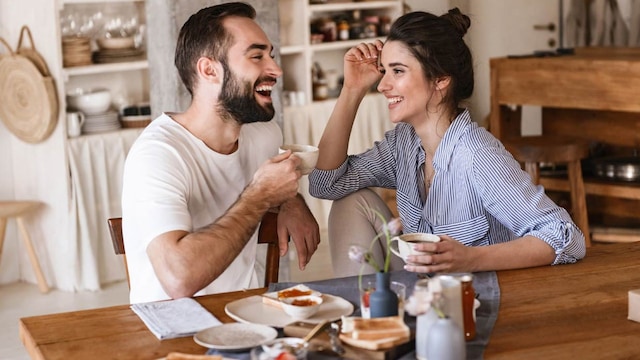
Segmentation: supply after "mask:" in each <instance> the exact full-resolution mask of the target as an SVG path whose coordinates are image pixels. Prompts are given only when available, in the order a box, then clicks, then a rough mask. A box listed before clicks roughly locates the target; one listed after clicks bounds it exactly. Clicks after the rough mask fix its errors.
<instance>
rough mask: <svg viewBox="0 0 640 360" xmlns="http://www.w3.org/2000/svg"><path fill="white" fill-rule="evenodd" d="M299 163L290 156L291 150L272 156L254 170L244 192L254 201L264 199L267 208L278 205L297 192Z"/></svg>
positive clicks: (294, 157)
mask: <svg viewBox="0 0 640 360" xmlns="http://www.w3.org/2000/svg"><path fill="white" fill-rule="evenodd" d="M299 165H300V159H299V158H298V157H296V156H291V151H286V152H284V153H282V154H279V155H276V156H274V157H272V158H271V159H269V160H267V161H266V162H265V163H264V164H262V165H261V166H260V168H259V169H258V170H257V171H256V173H255V174H254V175H253V180H252V181H251V184H249V186H248V188H247V190H246V191H245V193H249V194H251V196H252V199H254V200H255V201H258V200H262V201H265V202H266V203H267V204H268V206H267V208H271V207H278V206H280V204H282V203H284V202H285V201H288V200H290V199H292V198H293V197H295V196H296V194H297V192H298V179H300V176H301V174H300V171H299V170H296V168H297V167H298V166H299Z"/></svg>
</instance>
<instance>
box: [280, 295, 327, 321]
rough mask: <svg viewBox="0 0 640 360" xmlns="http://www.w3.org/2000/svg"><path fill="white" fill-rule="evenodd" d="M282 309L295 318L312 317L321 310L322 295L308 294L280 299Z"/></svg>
mask: <svg viewBox="0 0 640 360" xmlns="http://www.w3.org/2000/svg"><path fill="white" fill-rule="evenodd" d="M280 302H281V303H282V304H281V305H282V309H283V310H284V312H285V313H287V315H289V316H291V317H292V318H294V319H298V320H302V319H307V318H310V317H311V316H313V315H315V313H317V312H318V310H320V306H322V296H315V295H306V296H298V297H292V298H287V299H282V300H280Z"/></svg>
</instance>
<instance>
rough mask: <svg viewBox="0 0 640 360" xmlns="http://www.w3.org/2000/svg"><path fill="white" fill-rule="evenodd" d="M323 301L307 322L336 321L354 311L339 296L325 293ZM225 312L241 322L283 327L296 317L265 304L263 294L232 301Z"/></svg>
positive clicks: (350, 305)
mask: <svg viewBox="0 0 640 360" xmlns="http://www.w3.org/2000/svg"><path fill="white" fill-rule="evenodd" d="M322 297H323V302H322V305H320V309H318V312H317V313H315V314H314V315H313V316H311V317H309V318H307V319H305V320H304V321H305V322H308V323H313V324H317V323H319V322H322V321H323V320H327V321H335V320H338V319H340V318H341V317H342V316H348V315H351V313H353V305H352V304H351V303H350V302H349V301H347V300H345V299H343V298H341V297H339V296H333V295H328V294H323V295H322ZM224 311H225V313H227V315H229V316H230V317H231V318H232V319H234V320H236V321H238V322H241V323H250V324H262V325H268V326H273V327H277V328H283V327H285V326H286V325H288V324H291V323H293V322H295V321H296V319H294V318H292V317H291V316H289V315H287V314H285V312H284V311H283V310H282V309H280V308H278V307H275V306H273V305H269V304H265V303H264V302H263V301H262V296H259V295H254V296H249V297H246V298H243V299H239V300H236V301H232V302H230V303H228V304H227V305H226V306H225V307H224Z"/></svg>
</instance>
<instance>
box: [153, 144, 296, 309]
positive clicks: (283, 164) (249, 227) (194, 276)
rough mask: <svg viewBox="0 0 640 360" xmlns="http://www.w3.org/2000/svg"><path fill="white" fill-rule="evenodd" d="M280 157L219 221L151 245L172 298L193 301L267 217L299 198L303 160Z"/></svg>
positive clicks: (264, 168)
mask: <svg viewBox="0 0 640 360" xmlns="http://www.w3.org/2000/svg"><path fill="white" fill-rule="evenodd" d="M289 155H290V154H289V153H283V154H280V155H278V156H276V157H274V158H272V159H270V160H268V161H267V162H266V163H265V164H264V165H263V166H261V167H260V169H258V171H257V172H256V174H255V175H254V178H253V181H252V182H251V184H249V186H247V188H246V189H245V190H244V191H243V192H242V194H240V196H239V198H238V200H237V201H236V202H235V203H234V204H233V205H232V206H231V207H230V208H229V209H228V210H227V212H226V213H225V214H224V215H222V216H221V217H220V218H218V219H216V220H215V221H213V222H212V223H211V224H209V225H207V226H205V227H203V228H201V229H197V230H195V231H193V232H191V233H188V232H186V231H170V232H167V233H164V234H162V235H160V236H158V237H156V238H155V239H153V240H152V241H151V243H150V244H149V246H148V247H147V255H148V256H149V259H150V261H151V263H152V265H153V268H154V271H155V273H156V276H157V277H158V279H159V280H160V283H161V284H162V287H163V289H164V290H165V292H166V293H167V294H168V295H169V296H170V297H171V298H174V299H175V298H179V297H188V296H193V295H194V294H195V293H196V292H198V291H199V290H201V289H202V288H204V287H206V286H207V285H209V284H210V283H211V282H212V281H214V280H215V279H216V278H218V276H220V274H222V273H223V272H224V271H225V269H226V268H227V267H228V266H229V265H230V264H231V263H232V262H233V260H234V259H235V258H236V256H238V254H240V252H241V251H242V249H243V248H244V246H245V245H246V244H247V241H249V239H250V238H251V235H252V234H253V233H254V232H255V230H256V227H257V225H258V223H259V222H260V220H261V219H262V216H263V215H264V213H265V212H266V211H267V210H268V209H269V208H270V207H274V206H279V205H280V204H282V203H283V202H285V201H287V200H289V199H291V198H294V197H295V194H296V192H297V189H298V179H299V177H300V173H299V172H297V171H296V170H295V168H296V166H297V165H298V162H299V159H297V158H296V157H289Z"/></svg>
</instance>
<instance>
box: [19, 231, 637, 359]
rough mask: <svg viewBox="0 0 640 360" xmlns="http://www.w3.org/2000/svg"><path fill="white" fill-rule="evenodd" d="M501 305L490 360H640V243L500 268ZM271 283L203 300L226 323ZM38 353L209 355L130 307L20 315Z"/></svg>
mask: <svg viewBox="0 0 640 360" xmlns="http://www.w3.org/2000/svg"><path fill="white" fill-rule="evenodd" d="M498 280H499V284H500V292H501V296H500V307H499V312H498V318H497V321H496V323H495V326H494V328H493V332H492V334H491V336H490V340H489V344H488V346H487V348H486V350H485V354H484V358H485V359H569V358H573V359H581V360H582V359H604V358H606V359H634V358H636V359H637V358H640V345H638V339H640V323H637V322H634V321H631V320H628V319H627V306H628V292H629V291H630V290H634V289H639V288H640V243H631V244H629V243H627V244H606V245H596V246H593V247H590V248H588V249H587V256H586V257H585V258H584V259H583V260H581V261H579V262H578V263H576V264H571V265H557V266H544V267H537V268H529V269H521V270H509V271H499V272H498ZM265 291H266V289H265V288H261V289H252V290H247V291H238V292H230V293H223V294H215V295H207V296H202V297H197V298H195V299H196V300H197V301H198V302H199V303H201V304H202V305H203V306H204V307H205V308H206V309H207V310H209V311H210V312H211V313H213V315H215V316H216V317H217V318H218V319H219V320H220V321H222V322H223V323H227V322H233V321H234V320H233V319H231V318H230V317H229V316H228V315H227V314H225V311H224V307H225V305H226V304H227V303H229V302H231V301H234V300H237V299H241V298H243V297H247V296H251V295H256V294H261V293H263V292H265ZM19 331H20V338H21V339H22V342H23V344H24V346H25V348H26V349H27V351H28V353H29V355H30V356H31V357H32V358H33V359H158V358H162V357H164V356H166V355H167V354H168V353H169V352H174V351H178V352H184V353H192V354H203V353H204V352H205V351H206V349H205V348H203V347H201V346H199V345H198V344H196V343H195V342H194V341H193V339H192V338H191V337H186V338H177V339H170V340H162V341H160V340H158V339H157V338H156V337H155V336H154V335H153V334H152V333H151V332H150V331H149V330H148V329H147V327H146V326H145V324H144V323H143V322H142V320H140V318H139V317H138V316H137V315H136V314H135V313H134V312H133V311H132V310H131V309H130V307H129V305H121V306H113V307H107V308H99V309H92V310H82V311H73V312H66V313H58V314H50V315H41V316H32V317H26V318H22V319H20V328H19Z"/></svg>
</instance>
